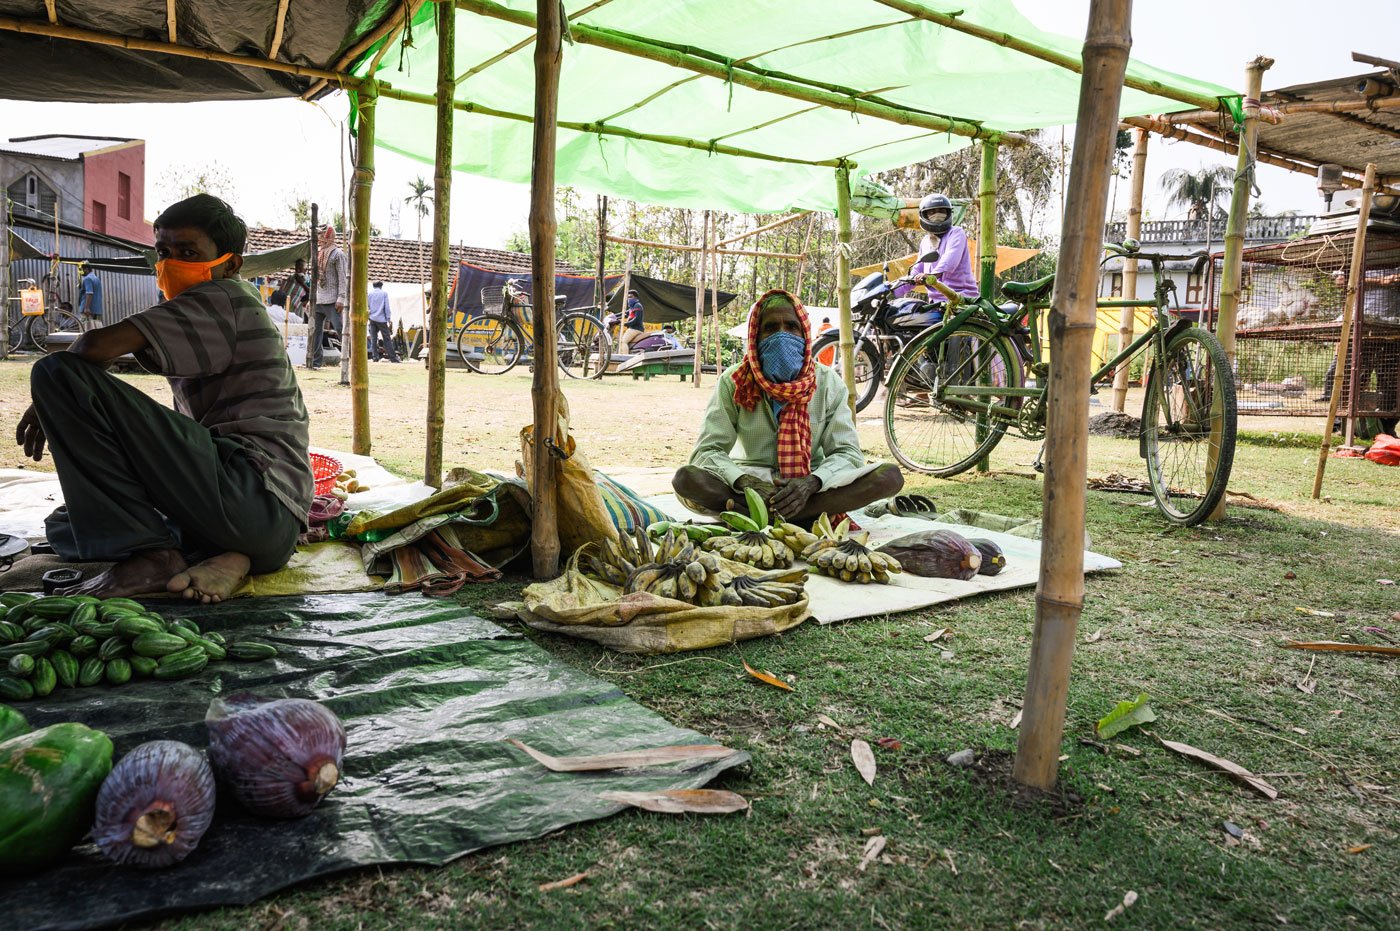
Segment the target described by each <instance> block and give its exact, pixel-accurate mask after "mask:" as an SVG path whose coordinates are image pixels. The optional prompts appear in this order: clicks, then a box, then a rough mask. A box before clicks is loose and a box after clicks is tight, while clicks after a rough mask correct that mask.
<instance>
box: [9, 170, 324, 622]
mask: <svg viewBox="0 0 1400 931" xmlns="http://www.w3.org/2000/svg"><path fill="white" fill-rule="evenodd" d="M155 235H156V255H157V257H158V259H159V261H158V262H157V263H156V282H157V284H158V285H159V287H160V290H161V291H162V292H163V293H164V295H165V298H166V300H165V301H164V302H163V303H160V304H157V305H156V306H154V307H152V308H150V309H149V310H145V311H142V312H141V313H138V314H133V315H132V316H130V317H128V318H126V319H125V320H123V321H121V322H120V323H117V324H114V325H112V326H107V327H103V328H101V329H97V330H92V331H89V332H87V333H84V334H83V335H82V336H80V337H79V338H78V339H77V340H75V341H74V342H73V346H72V348H71V349H70V350H69V351H68V352H60V353H56V354H54V355H51V356H48V357H46V358H43V359H40V360H39V361H38V362H36V363H35V364H34V369H33V371H32V373H31V375H30V396H31V400H32V402H33V403H32V404H31V406H30V408H29V409H28V410H27V411H26V412H25V413H24V416H23V417H22V418H21V419H20V422H19V427H18V429H17V430H16V431H15V439H16V442H18V443H19V444H20V445H21V446H23V447H24V451H25V454H26V455H27V456H29V457H31V458H33V459H34V460H35V461H36V462H37V461H39V460H40V459H41V458H42V457H43V454H44V445H45V443H46V442H47V444H48V447H49V449H50V451H51V452H52V454H53V460H54V466H55V468H56V469H57V470H58V480H59V482H60V484H61V485H62V486H63V497H64V501H65V506H64V507H61V508H59V509H57V510H56V511H54V512H53V514H51V515H49V517H48V519H47V521H46V522H45V524H46V529H47V532H48V539H49V543H50V544H51V545H52V546H53V548H54V551H55V552H57V553H58V555H59V556H61V557H63V558H64V559H66V560H70V561H115V562H116V565H115V566H113V567H112V568H111V569H109V570H107V571H106V572H103V573H101V574H100V575H98V576H95V577H94V578H91V579H88V580H86V581H84V582H83V583H82V584H80V585H77V586H74V587H72V588H70V589H68V590H67V591H65V592H63V594H92V595H97V596H100V597H113V596H119V595H142V594H150V593H153V592H165V591H170V592H175V593H179V594H183V595H184V596H185V597H186V598H190V599H197V600H200V601H203V602H211V601H219V600H221V599H223V598H227V597H228V596H229V595H231V594H232V593H233V591H234V590H235V589H236V588H237V587H238V586H239V584H240V583H241V582H242V581H243V578H244V577H245V576H246V575H248V574H249V572H254V573H263V572H271V571H273V570H276V569H280V568H281V567H282V566H284V565H286V563H287V560H288V559H289V558H290V557H291V554H292V552H293V551H294V550H295V548H296V540H297V535H298V534H299V533H300V532H301V531H302V530H303V529H305V527H304V525H305V520H306V513H307V511H308V510H309V508H310V505H311V497H312V477H311V466H310V463H309V462H308V459H307V450H306V447H307V430H308V422H307V416H306V406H305V405H304V404H303V403H302V397H301V389H300V388H299V387H298V386H297V382H296V378H295V377H294V375H293V374H292V367H291V364H290V363H289V362H288V360H287V353H286V350H285V349H284V348H283V346H282V339H281V336H280V334H279V333H278V331H277V328H276V327H275V326H274V325H273V323H272V321H271V320H270V319H269V318H268V316H267V312H266V310H265V309H264V308H263V303H262V299H261V297H260V296H259V294H258V292H257V290H256V289H254V288H253V287H252V285H250V284H248V283H247V282H245V281H242V280H241V279H239V278H238V277H237V274H238V270H239V268H240V267H242V265H243V255H242V253H243V248H244V243H245V241H246V239H247V228H246V227H245V226H244V224H243V221H242V220H240V219H239V218H238V217H237V216H235V215H234V213H233V211H232V209H231V208H230V207H229V206H228V204H226V203H224V202H223V201H222V200H219V199H218V198H216V197H211V196H209V195H208V194H199V195H196V196H195V197H191V198H189V199H188V200H183V201H181V202H179V203H177V204H175V205H174V206H172V207H170V208H169V209H167V210H166V211H165V212H164V213H162V214H161V215H160V216H159V217H157V218H156V221H155ZM125 353H132V354H134V355H135V356H136V358H137V359H138V360H140V362H141V363H142V364H143V365H144V366H145V367H146V368H148V369H150V370H152V371H155V372H159V373H161V374H163V375H165V376H166V377H167V378H169V380H170V387H171V390H172V392H173V393H174V401H175V409H174V410H171V409H169V408H167V407H164V406H162V405H161V404H159V403H157V402H156V401H154V400H152V399H151V398H150V397H147V396H146V395H145V394H143V393H142V392H140V391H138V390H137V389H136V388H134V387H132V386H131V385H129V384H127V383H126V382H124V381H121V380H119V379H117V378H115V377H114V376H112V375H109V374H108V373H107V372H106V371H105V370H104V368H103V365H104V364H105V363H107V362H110V361H111V360H113V359H116V358H117V357H118V356H121V355H123V354H125Z"/></svg>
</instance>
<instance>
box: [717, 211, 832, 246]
mask: <svg viewBox="0 0 1400 931" xmlns="http://www.w3.org/2000/svg"><path fill="white" fill-rule="evenodd" d="M811 213H812V211H810V210H799V211H798V212H797V213H793V214H789V215H788V216H785V217H783V218H782V219H781V220H777V221H775V222H773V223H769V224H768V225H766V226H760V227H758V228H756V229H751V230H749V231H747V232H744V233H740V234H739V235H737V236H730V237H729V238H728V239H721V240H720V241H719V242H717V243H715V248H716V249H722V248H723V247H724V246H727V245H729V244H730V243H731V242H739V241H740V240H742V239H748V238H749V237H750V236H757V235H758V234H760V233H766V232H768V231H769V230H775V229H777V228H778V227H780V226H786V225H788V224H789V223H791V222H793V221H794V220H800V219H802V218H803V217H805V216H810V215H811Z"/></svg>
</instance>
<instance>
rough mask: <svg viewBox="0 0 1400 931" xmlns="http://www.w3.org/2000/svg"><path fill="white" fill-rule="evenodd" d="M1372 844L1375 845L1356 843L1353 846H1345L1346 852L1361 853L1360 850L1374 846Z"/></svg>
mask: <svg viewBox="0 0 1400 931" xmlns="http://www.w3.org/2000/svg"><path fill="white" fill-rule="evenodd" d="M1374 846H1376V845H1375V844H1357V845H1356V846H1355V847H1348V848H1347V853H1361V852H1362V851H1365V850H1370V849H1371V848H1372V847H1374Z"/></svg>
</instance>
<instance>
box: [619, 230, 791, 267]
mask: <svg viewBox="0 0 1400 931" xmlns="http://www.w3.org/2000/svg"><path fill="white" fill-rule="evenodd" d="M606 238H607V240H608V242H615V243H620V244H621V245H624V246H643V247H645V248H648V249H666V250H669V251H671V252H700V251H702V250H701V247H700V246H688V245H684V244H681V243H670V242H653V241H651V240H649V239H630V238H628V237H626V236H614V235H613V234H612V233H608V234H606ZM715 251H716V252H718V253H719V254H720V255H722V256H723V255H745V256H749V257H750V258H760V259H787V260H788V261H792V262H796V261H800V260H801V259H802V258H803V256H801V255H797V254H795V253H792V252H763V251H760V250H757V249H716V250H715Z"/></svg>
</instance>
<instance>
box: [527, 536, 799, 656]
mask: <svg viewBox="0 0 1400 931" xmlns="http://www.w3.org/2000/svg"><path fill="white" fill-rule="evenodd" d="M577 561H578V560H577V557H575V558H574V559H571V560H570V561H569V565H568V567H567V568H566V569H565V570H564V574H563V575H561V576H560V577H559V578H557V579H554V580H553V581H550V582H537V583H535V584H534V585H530V586H527V587H526V588H525V591H524V593H523V595H522V597H523V599H524V607H523V608H520V609H518V611H517V613H518V616H519V618H520V620H521V621H522V622H523V623H525V624H526V625H528V626H530V627H533V628H535V629H536V630H544V631H548V632H550V633H555V634H564V635H566V636H570V637H582V638H583V639H585V640H592V641H593V642H595V643H601V644H602V645H603V646H605V647H608V648H610V649H613V650H617V651H618V652H619V653H641V654H654V653H679V652H682V651H684V650H703V649H706V648H708V647H718V646H724V645H725V644H728V643H735V642H737V641H739V640H751V639H753V638H754V637H766V636H768V635H769V634H776V633H781V632H782V631H785V630H788V629H790V628H793V627H796V626H797V625H798V624H801V623H802V622H803V621H805V620H806V619H807V605H808V599H807V597H806V596H805V595H804V596H803V597H802V600H801V601H799V602H797V603H796V604H793V605H786V606H784V607H780V608H750V607H732V606H729V605H721V606H719V607H714V608H700V607H696V606H695V605H692V604H687V603H686V602H684V601H676V600H674V599H671V598H661V597H658V596H656V595H652V594H650V593H647V592H636V593H634V594H631V595H623V594H622V590H621V589H620V588H618V587H617V586H616V585H609V584H607V583H606V582H599V581H598V580H596V579H592V578H589V577H588V576H586V575H584V574H583V573H582V572H580V571H579V570H578V566H577ZM720 564H721V567H722V572H727V571H729V570H728V566H729V564H728V561H727V560H721V563H720Z"/></svg>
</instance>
